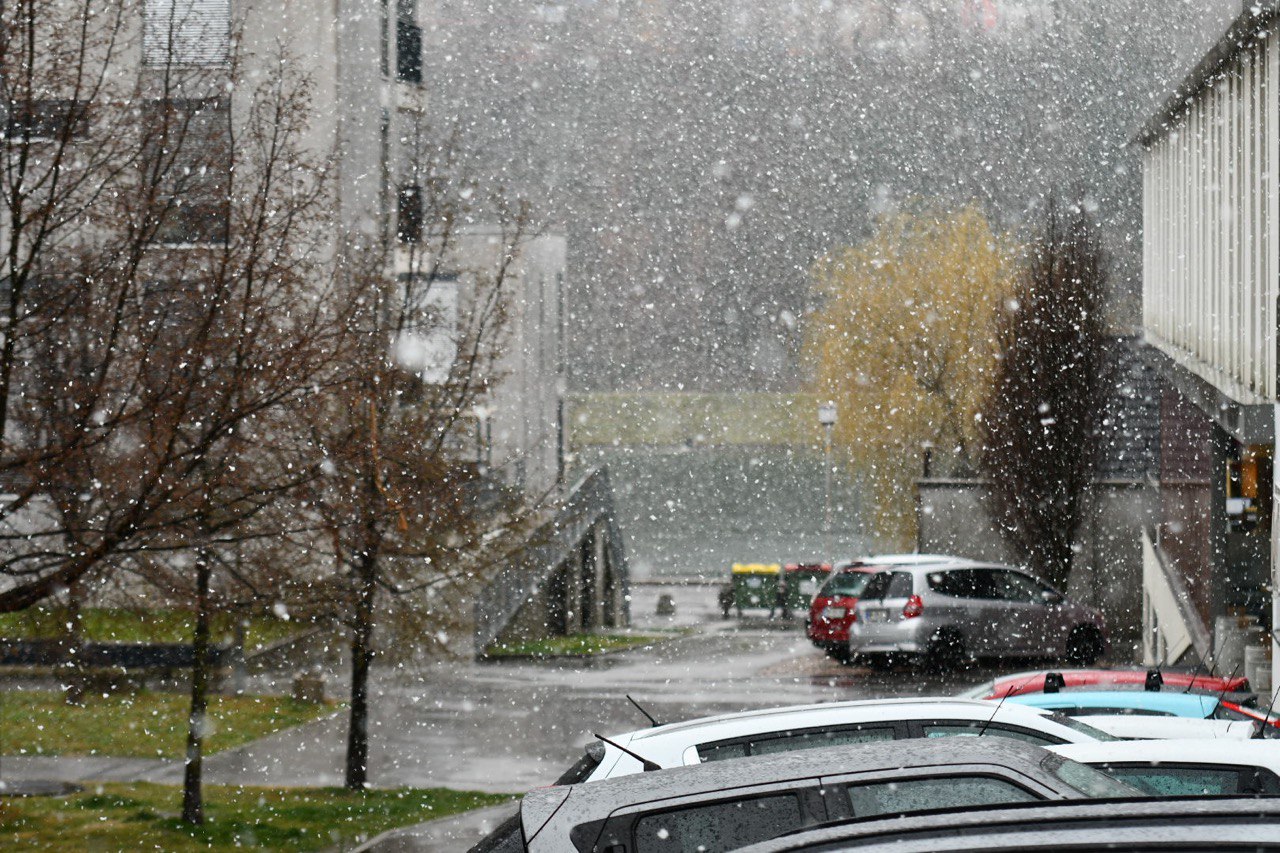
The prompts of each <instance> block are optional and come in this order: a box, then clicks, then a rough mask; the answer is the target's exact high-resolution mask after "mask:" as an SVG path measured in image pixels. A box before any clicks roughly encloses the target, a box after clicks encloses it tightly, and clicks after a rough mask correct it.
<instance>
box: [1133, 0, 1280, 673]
mask: <svg viewBox="0 0 1280 853" xmlns="http://www.w3.org/2000/svg"><path fill="white" fill-rule="evenodd" d="M1278 20H1280V11H1278V10H1277V7H1276V4H1274V3H1264V4H1256V5H1251V6H1250V5H1246V7H1245V11H1244V12H1242V13H1241V15H1240V17H1239V18H1238V19H1237V20H1236V21H1235V23H1234V24H1233V25H1232V26H1231V28H1230V29H1229V30H1228V32H1227V33H1226V34H1224V36H1223V37H1222V39H1221V40H1220V41H1219V42H1218V44H1217V45H1216V46H1215V47H1214V48H1213V49H1212V50H1211V51H1210V52H1209V53H1208V54H1207V55H1205V56H1204V58H1203V59H1202V60H1201V61H1200V63H1199V64H1198V65H1197V66H1196V68H1195V69H1194V70H1193V71H1192V72H1191V73H1190V74H1189V75H1188V77H1187V78H1186V80H1185V81H1184V83H1183V84H1182V86H1181V87H1180V88H1179V89H1178V90H1177V91H1176V92H1174V93H1173V94H1172V95H1171V96H1170V97H1169V99H1168V100H1167V101H1166V103H1165V104H1164V106H1163V108H1162V109H1161V110H1160V111H1159V112H1158V113H1157V114H1156V115H1155V116H1153V117H1152V118H1151V120H1150V121H1149V122H1148V123H1147V124H1146V126H1145V127H1144V128H1143V129H1142V130H1141V132H1140V133H1139V135H1138V137H1137V139H1136V143H1137V144H1138V145H1139V146H1140V147H1141V155H1142V163H1143V223H1144V225H1143V235H1144V259H1143V330H1144V334H1145V337H1146V341H1147V344H1148V347H1149V351H1150V354H1151V357H1152V358H1153V360H1154V362H1155V364H1156V365H1157V366H1158V368H1159V370H1160V373H1161V377H1162V381H1163V391H1162V397H1161V465H1160V472H1159V477H1158V479H1157V480H1156V482H1155V484H1154V488H1155V491H1156V494H1157V496H1158V509H1157V512H1158V517H1157V521H1156V523H1155V524H1154V525H1152V526H1151V527H1149V528H1148V529H1146V530H1145V531H1144V532H1143V538H1142V547H1143V553H1144V568H1143V578H1144V580H1143V588H1144V638H1143V639H1144V656H1145V658H1146V660H1147V662H1148V663H1167V662H1173V661H1176V660H1178V659H1182V658H1199V659H1201V660H1204V661H1206V662H1208V663H1214V662H1216V663H1217V667H1218V668H1219V669H1222V668H1223V667H1225V668H1226V669H1227V670H1230V669H1231V668H1232V667H1233V664H1232V663H1231V662H1230V661H1227V660H1224V659H1223V657H1224V654H1225V648H1226V647H1227V646H1230V645H1231V643H1230V642H1227V643H1224V638H1226V637H1227V636H1228V635H1229V634H1230V633H1231V632H1232V631H1234V630H1236V629H1239V630H1243V631H1245V632H1246V633H1247V635H1248V636H1249V638H1250V642H1252V643H1253V644H1255V646H1257V647H1258V648H1259V649H1261V648H1263V647H1269V648H1270V651H1271V661H1272V662H1271V667H1272V671H1271V675H1272V676H1273V677H1272V678H1271V683H1272V684H1275V683H1276V678H1275V677H1274V676H1275V675H1276V674H1277V672H1276V669H1275V668H1276V667H1280V647H1277V646H1276V645H1275V643H1274V641H1269V642H1268V641H1266V639H1265V638H1266V637H1267V632H1268V631H1269V630H1270V629H1271V628H1272V627H1273V626H1274V625H1276V617H1277V614H1278V613H1280V609H1278V608H1280V599H1277V596H1276V590H1277V583H1276V581H1277V578H1276V575H1275V569H1276V565H1277V561H1276V559H1275V557H1274V555H1275V554H1276V544H1277V543H1278V542H1280V518H1277V516H1276V514H1275V513H1274V512H1273V506H1274V501H1275V495H1274V490H1275V478H1274V477H1273V475H1272V470H1273V460H1274V451H1275V438H1276V425H1277V413H1278V412H1280V409H1278V408H1277V399H1278V398H1277V331H1278V328H1280V326H1278V323H1280V317H1278V315H1277V299H1278V297H1280V175H1277V167H1278V166H1280V34H1278V33H1277V29H1276V26H1275V25H1276V23H1277V21H1278ZM1224 632H1225V633H1224ZM1215 636H1216V638H1217V639H1216V640H1215ZM1237 645H1238V644H1237ZM1237 664H1238V662H1237Z"/></svg>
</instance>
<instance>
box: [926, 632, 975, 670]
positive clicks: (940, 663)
mask: <svg viewBox="0 0 1280 853" xmlns="http://www.w3.org/2000/svg"><path fill="white" fill-rule="evenodd" d="M964 662H965V654H964V638H963V637H961V636H960V633H959V632H958V631H955V630H953V629H950V628H943V629H942V630H940V631H938V632H937V633H936V634H934V635H933V638H932V639H931V640H929V648H928V651H926V652H925V656H924V664H925V666H926V667H927V668H929V669H931V670H933V671H934V672H951V671H953V670H957V669H960V668H961V667H962V666H964Z"/></svg>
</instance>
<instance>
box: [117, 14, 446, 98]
mask: <svg viewBox="0 0 1280 853" xmlns="http://www.w3.org/2000/svg"><path fill="white" fill-rule="evenodd" d="M416 5H417V4H416V2H415V0H397V6H396V23H395V32H396V68H395V71H396V78H397V79H398V80H401V81H403V82H406V83H421V82H422V27H420V26H419V25H418V23H417V9H416ZM384 6H385V0H384ZM384 17H385V15H384ZM387 37H388V28H387V27H386V25H385V22H384V26H383V32H382V44H383V69H384V72H385V70H386V64H387V63H386V55H387ZM230 50H231V0H146V4H145V6H144V7H143V26H142V61H143V63H144V64H145V65H148V66H151V67H165V66H219V65H225V64H226V63H227V61H228V59H229V58H230Z"/></svg>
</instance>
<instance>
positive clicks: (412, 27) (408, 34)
mask: <svg viewBox="0 0 1280 853" xmlns="http://www.w3.org/2000/svg"><path fill="white" fill-rule="evenodd" d="M396 79H398V80H401V81H403V82H405V83H421V82H422V28H421V27H419V26H418V25H417V24H415V23H413V22H411V21H406V20H403V19H402V20H398V21H396Z"/></svg>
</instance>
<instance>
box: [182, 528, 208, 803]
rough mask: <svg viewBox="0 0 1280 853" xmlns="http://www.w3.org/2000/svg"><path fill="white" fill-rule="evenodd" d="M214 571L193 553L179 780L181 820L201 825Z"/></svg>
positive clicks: (200, 552)
mask: <svg viewBox="0 0 1280 853" xmlns="http://www.w3.org/2000/svg"><path fill="white" fill-rule="evenodd" d="M212 572H213V569H212V567H211V566H210V564H209V555H208V553H207V552H206V551H205V550H204V549H199V550H198V551H197V552H196V630H195V637H194V638H193V642H192V661H191V713H190V714H189V715H188V717H187V763H186V769H185V772H184V773H183V777H182V820H183V821H184V822H186V823H191V824H201V823H204V794H203V790H202V783H203V769H204V768H203V760H204V733H205V730H206V728H207V726H206V725H205V719H206V712H207V709H208V705H209V580H210V575H211V574H212Z"/></svg>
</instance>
